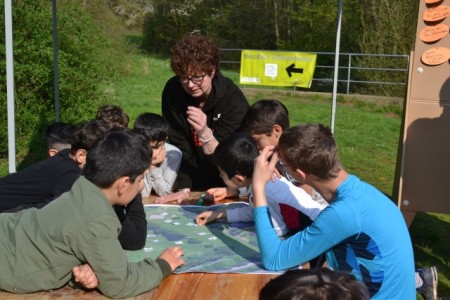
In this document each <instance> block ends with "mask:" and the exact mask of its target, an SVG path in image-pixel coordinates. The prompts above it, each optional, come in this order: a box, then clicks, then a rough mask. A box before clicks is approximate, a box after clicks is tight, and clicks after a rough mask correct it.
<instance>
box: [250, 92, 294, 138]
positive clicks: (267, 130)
mask: <svg viewBox="0 0 450 300" xmlns="http://www.w3.org/2000/svg"><path fill="white" fill-rule="evenodd" d="M273 125H279V126H280V127H281V128H282V129H283V130H286V129H288V128H289V112H288V110H287V108H286V106H285V105H284V104H283V103H281V102H280V101H278V100H274V99H262V100H259V101H257V102H255V103H253V104H252V105H251V106H250V108H249V109H248V111H247V113H246V114H245V116H244V119H243V120H242V125H241V128H242V130H243V131H246V132H248V133H250V134H266V135H270V134H271V133H272V127H273Z"/></svg>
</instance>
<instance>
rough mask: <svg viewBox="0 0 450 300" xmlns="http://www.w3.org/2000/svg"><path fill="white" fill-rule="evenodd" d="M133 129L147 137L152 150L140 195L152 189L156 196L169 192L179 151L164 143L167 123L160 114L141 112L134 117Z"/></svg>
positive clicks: (146, 195)
mask: <svg viewBox="0 0 450 300" xmlns="http://www.w3.org/2000/svg"><path fill="white" fill-rule="evenodd" d="M134 130H135V131H137V132H139V133H141V134H142V135H143V136H145V137H146V138H147V140H148V143H149V145H150V147H151V148H152V150H153V156H152V162H151V164H150V168H149V172H148V173H146V174H145V177H144V189H143V190H142V197H148V196H150V194H151V192H152V190H153V191H154V192H155V193H156V194H157V195H158V196H164V195H168V194H170V193H171V192H172V189H173V185H174V183H175V179H176V178H177V172H178V168H179V167H180V163H181V151H180V149H178V148H177V147H175V146H173V145H171V144H169V143H166V140H167V137H168V135H169V123H167V121H166V120H165V119H164V118H163V117H162V116H160V115H157V114H154V113H143V114H141V115H139V116H138V117H137V118H136V121H135V122H134Z"/></svg>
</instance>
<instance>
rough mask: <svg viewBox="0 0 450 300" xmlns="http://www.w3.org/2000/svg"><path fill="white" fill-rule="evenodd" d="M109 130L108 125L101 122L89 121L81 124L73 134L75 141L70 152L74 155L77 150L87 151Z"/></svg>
mask: <svg viewBox="0 0 450 300" xmlns="http://www.w3.org/2000/svg"><path fill="white" fill-rule="evenodd" d="M110 129H111V126H110V124H108V123H106V122H105V121H103V120H90V121H87V122H84V123H83V124H81V125H80V126H79V127H78V129H77V132H76V133H75V140H74V142H73V144H72V147H71V150H70V152H71V153H72V154H75V153H76V152H77V151H78V150H86V151H89V150H90V149H91V147H92V145H93V144H94V142H95V141H97V140H98V139H99V138H101V137H102V136H103V135H104V134H105V133H107V132H108V131H109V130H110Z"/></svg>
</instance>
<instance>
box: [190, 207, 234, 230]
mask: <svg viewBox="0 0 450 300" xmlns="http://www.w3.org/2000/svg"><path fill="white" fill-rule="evenodd" d="M226 217H227V213H226V211H210V210H207V211H204V212H202V213H199V214H198V215H197V217H195V222H196V223H197V225H199V226H202V225H205V224H207V223H210V222H214V221H215V220H217V219H222V218H226Z"/></svg>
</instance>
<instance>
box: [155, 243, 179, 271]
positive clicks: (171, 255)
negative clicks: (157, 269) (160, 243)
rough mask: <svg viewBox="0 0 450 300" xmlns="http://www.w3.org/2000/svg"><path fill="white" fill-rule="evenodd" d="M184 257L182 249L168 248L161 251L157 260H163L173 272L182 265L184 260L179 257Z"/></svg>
mask: <svg viewBox="0 0 450 300" xmlns="http://www.w3.org/2000/svg"><path fill="white" fill-rule="evenodd" d="M182 255H184V251H183V249H181V247H179V246H173V247H169V248H166V249H164V250H163V252H161V254H160V255H159V258H161V259H164V260H165V261H167V262H168V263H169V265H170V268H171V269H172V271H173V270H175V269H176V268H178V267H179V266H181V265H183V264H184V260H183V259H182V258H180V256H182Z"/></svg>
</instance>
